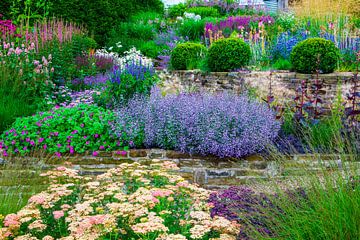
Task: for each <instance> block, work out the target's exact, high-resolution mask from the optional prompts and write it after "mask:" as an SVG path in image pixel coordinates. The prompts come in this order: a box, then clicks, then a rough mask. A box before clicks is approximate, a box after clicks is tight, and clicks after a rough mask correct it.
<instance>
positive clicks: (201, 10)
mask: <svg viewBox="0 0 360 240" xmlns="http://www.w3.org/2000/svg"><path fill="white" fill-rule="evenodd" d="M186 12H187V13H194V14H196V15H200V16H201V18H206V17H219V15H220V14H219V11H218V10H217V9H216V8H213V7H192V8H188V9H186Z"/></svg>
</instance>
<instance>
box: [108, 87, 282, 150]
mask: <svg viewBox="0 0 360 240" xmlns="http://www.w3.org/2000/svg"><path fill="white" fill-rule="evenodd" d="M116 115H117V121H116V123H115V126H114V132H116V134H117V136H118V137H119V138H120V139H123V137H124V138H125V139H127V140H128V141H131V143H130V142H129V144H130V146H131V147H141V146H145V147H149V148H151V147H159V148H164V149H174V150H179V151H183V152H188V153H196V154H202V155H215V156H218V157H242V156H246V155H249V154H253V153H256V152H258V151H261V150H263V149H264V147H265V146H266V145H267V144H269V143H270V142H271V140H272V139H273V138H274V137H276V136H277V133H278V130H279V128H280V124H279V122H277V121H276V120H275V114H274V113H273V111H272V110H270V109H268V108H267V107H266V106H264V105H262V104H259V103H257V102H252V101H250V100H249V99H248V98H247V97H245V96H240V97H239V96H233V95H226V94H219V95H207V94H201V93H190V94H180V95H166V96H165V97H162V96H161V94H160V92H158V91H156V90H155V92H153V93H152V95H151V96H150V99H147V98H139V97H138V98H135V99H132V100H130V101H129V102H128V104H127V105H126V106H122V107H120V108H118V109H117V111H116Z"/></svg>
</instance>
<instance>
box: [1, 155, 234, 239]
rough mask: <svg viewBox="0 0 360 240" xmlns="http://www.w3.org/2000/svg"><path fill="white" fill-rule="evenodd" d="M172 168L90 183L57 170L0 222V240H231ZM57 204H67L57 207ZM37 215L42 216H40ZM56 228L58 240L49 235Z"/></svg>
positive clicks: (119, 171) (131, 170)
mask: <svg viewBox="0 0 360 240" xmlns="http://www.w3.org/2000/svg"><path fill="white" fill-rule="evenodd" d="M172 165H173V163H169V162H161V161H159V160H153V161H151V162H148V163H147V165H141V164H139V163H133V164H128V163H124V164H121V165H119V167H117V168H114V169H110V170H109V171H107V172H106V173H104V174H102V175H99V176H97V177H96V178H89V177H81V176H79V175H78V174H77V172H76V171H74V170H71V169H68V168H65V167H58V168H57V169H55V170H52V171H49V172H48V173H46V174H43V176H46V177H48V178H49V179H52V181H53V183H52V184H51V185H50V186H49V188H48V189H47V190H46V191H44V192H42V193H40V194H38V195H36V196H33V197H31V198H30V200H29V203H28V204H27V205H26V206H25V207H24V208H23V209H22V210H20V211H19V212H18V213H16V214H10V215H8V216H6V217H5V221H4V228H2V229H1V230H0V239H7V238H8V237H9V236H11V238H12V239H13V238H14V239H37V238H36V237H37V236H38V235H36V234H37V233H41V236H46V238H43V239H49V240H50V239H54V238H56V239H62V240H66V239H73V240H75V239H102V238H107V237H109V236H117V238H120V239H144V240H150V239H155V240H186V239H209V237H207V236H208V234H210V236H214V234H215V235H216V234H217V235H219V236H220V237H219V238H211V239H212V240H235V239H236V236H237V234H238V232H239V229H240V226H239V225H238V224H236V223H235V222H231V221H229V220H227V219H225V218H222V217H215V218H212V217H211V215H210V208H211V207H212V206H211V205H209V204H208V203H207V200H208V197H209V195H210V191H208V190H205V189H202V188H199V187H198V186H196V185H193V184H190V183H188V182H186V181H185V180H184V179H183V178H182V177H181V176H178V175H176V174H174V172H173V171H172V170H169V166H172ZM175 169H176V168H174V170H175ZM60 183H61V184H60ZM65 199H66V200H65ZM62 201H67V202H69V203H71V204H63V205H61V206H60V207H59V204H58V203H59V202H62ZM40 209H45V211H42V214H40ZM44 213H45V214H49V216H47V215H43V214H44ZM51 218H52V219H53V222H51V223H50V222H49V219H51ZM45 219H46V221H44V220H45ZM23 223H26V224H25V225H22V224H23ZM46 223H47V224H49V225H50V224H51V229H52V230H49V229H50V228H49V225H47V224H46ZM20 227H21V229H22V230H21V231H19V229H20ZM57 227H58V228H59V229H61V230H62V231H60V234H62V235H61V237H59V236H55V235H54V232H56V231H57V230H56V228H57ZM64 229H66V231H63V230H64ZM54 230H55V231H54ZM68 234H70V235H68ZM189 235H190V238H189ZM110 239H112V238H111V237H110Z"/></svg>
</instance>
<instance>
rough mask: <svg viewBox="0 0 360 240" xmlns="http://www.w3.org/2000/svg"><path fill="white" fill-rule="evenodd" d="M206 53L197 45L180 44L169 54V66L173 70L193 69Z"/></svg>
mask: <svg viewBox="0 0 360 240" xmlns="http://www.w3.org/2000/svg"><path fill="white" fill-rule="evenodd" d="M206 52H207V49H206V47H205V46H204V45H201V44H199V43H190V42H187V43H180V44H178V45H177V46H176V47H175V48H174V50H173V51H172V52H171V58H170V64H171V66H172V67H173V68H174V69H175V70H188V69H194V68H197V67H198V64H199V62H200V61H201V60H202V59H203V58H204V57H205V55H206Z"/></svg>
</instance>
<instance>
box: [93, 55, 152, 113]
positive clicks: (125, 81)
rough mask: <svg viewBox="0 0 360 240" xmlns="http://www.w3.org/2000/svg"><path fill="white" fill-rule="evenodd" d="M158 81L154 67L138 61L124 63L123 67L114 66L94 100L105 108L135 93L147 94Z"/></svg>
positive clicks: (123, 100) (125, 100) (121, 101)
mask: <svg viewBox="0 0 360 240" xmlns="http://www.w3.org/2000/svg"><path fill="white" fill-rule="evenodd" d="M157 81H158V77H157V76H156V74H155V69H154V67H152V66H147V65H144V64H142V61H141V60H140V61H139V62H135V61H132V62H131V63H126V64H125V66H124V68H120V67H118V66H114V68H113V70H112V73H111V74H110V77H109V81H108V84H107V86H106V88H105V90H104V91H103V92H102V94H100V95H99V96H95V99H94V100H95V102H96V103H97V104H98V105H100V106H104V107H107V108H110V107H113V106H115V105H116V104H119V103H120V104H121V103H124V102H127V100H128V99H130V98H132V97H133V96H134V95H135V94H142V95H147V94H149V93H150V90H151V88H152V86H153V85H154V84H155V83H156V82H157Z"/></svg>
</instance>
